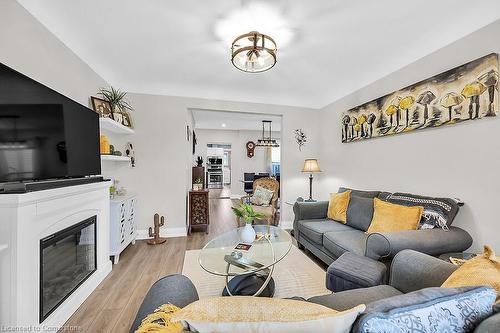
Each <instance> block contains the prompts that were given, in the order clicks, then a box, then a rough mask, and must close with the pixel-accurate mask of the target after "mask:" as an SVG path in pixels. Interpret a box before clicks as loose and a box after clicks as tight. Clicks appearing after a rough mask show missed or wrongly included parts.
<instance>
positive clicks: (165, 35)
mask: <svg viewBox="0 0 500 333" xmlns="http://www.w3.org/2000/svg"><path fill="white" fill-rule="evenodd" d="M18 1H19V2H20V3H21V4H22V5H23V6H24V7H25V8H26V9H27V10H28V11H29V12H31V13H32V14H33V15H34V16H35V17H36V18H37V19H38V20H39V21H40V22H41V23H42V24H44V25H45V26H46V27H47V28H48V29H49V30H50V31H51V32H52V33H54V34H55V35H56V36H57V37H58V38H59V39H60V40H62V41H63V42H64V43H65V44H66V45H67V46H68V47H69V48H70V49H71V50H73V51H74V52H75V53H76V54H77V55H78V56H79V57H80V58H82V59H83V60H84V61H85V62H86V63H87V64H88V65H90V67H92V68H93V69H94V70H95V71H96V72H97V73H98V74H100V75H101V76H102V77H103V78H104V79H106V80H107V81H108V82H109V83H110V84H112V85H114V86H117V87H120V88H122V89H125V90H128V91H131V92H139V93H151V94H162V95H172V96H188V97H202V98H214V99H222V100H234V101H248V102H259V103H270V104H283V105H295V106H308V107H314V108H318V107H323V106H325V105H326V104H329V103H331V102H333V101H335V100H337V99H339V98H341V97H343V96H345V95H346V94H348V93H350V92H352V91H354V90H356V89H359V88H361V87H363V86H365V85H367V84H369V83H371V82H373V81H375V80H377V79H379V78H381V77H383V76H385V75H387V74H389V73H391V72H393V71H395V70H398V69H399V68H401V67H403V66H405V65H407V64H409V63H412V62H414V61H415V60H417V59H419V58H421V57H423V56H425V55H427V54H429V53H431V52H433V51H435V50H437V49H439V48H441V47H443V46H445V45H447V44H449V43H451V42H453V41H455V40H457V39H459V38H461V37H463V36H465V35H467V34H468V33H471V32H473V31H475V30H477V29H479V28H481V27H483V26H485V25H487V24H488V23H491V22H493V21H495V20H497V19H499V18H500V1H498V0H475V1H470V0H439V1H436V0H418V1H401V0H377V1H368V0H350V1H340V0H314V1H306V0H279V1H278V0H267V1H266V4H267V5H268V8H267V10H266V9H262V8H261V7H259V6H257V7H255V6H254V7H252V3H254V1H243V0H240V1H236V0H210V1H200V0H177V1H174V0H172V1H165V0H147V1H136V0H105V1H104V0H74V1H67V0H44V1H40V0H18ZM260 4H262V3H260ZM255 8H257V9H255ZM259 8H261V9H260V10H259ZM245 13H247V15H246V16H245ZM231 15H233V17H232V18H231V17H228V16H231ZM247 18H248V19H247ZM239 22H241V24H239ZM249 22H250V23H249ZM253 24H255V26H256V27H258V29H259V28H260V29H267V30H269V31H261V32H263V33H268V34H271V35H272V34H273V32H274V33H275V34H276V35H277V36H279V38H278V40H277V44H278V63H277V65H276V66H275V67H274V68H273V69H271V70H270V71H267V72H264V73H259V74H248V73H243V72H240V71H238V70H237V69H235V68H234V67H233V66H232V65H231V63H230V60H229V47H230V45H228V38H230V36H231V35H234V37H236V35H238V34H241V33H245V32H247V31H246V30H248V29H249V26H252V25H253ZM233 30H234V32H232V31H233ZM240 30H241V31H240ZM287 34H288V35H287ZM285 35H286V36H285ZM282 36H285V37H282ZM279 39H281V41H283V43H284V45H283V44H282V45H281V46H280V40H279Z"/></svg>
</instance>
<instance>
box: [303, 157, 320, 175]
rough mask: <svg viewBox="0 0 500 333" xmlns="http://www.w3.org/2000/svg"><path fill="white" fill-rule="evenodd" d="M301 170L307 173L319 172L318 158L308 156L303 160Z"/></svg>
mask: <svg viewBox="0 0 500 333" xmlns="http://www.w3.org/2000/svg"><path fill="white" fill-rule="evenodd" d="M302 172H307V173H316V172H321V169H320V168H319V164H318V160H317V159H315V158H308V159H306V160H305V161H304V167H303V168H302Z"/></svg>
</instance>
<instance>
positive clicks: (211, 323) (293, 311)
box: [172, 296, 365, 333]
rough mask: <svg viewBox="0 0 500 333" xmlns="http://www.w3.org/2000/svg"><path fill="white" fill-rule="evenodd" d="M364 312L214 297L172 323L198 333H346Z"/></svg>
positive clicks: (261, 299)
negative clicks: (177, 323)
mask: <svg viewBox="0 0 500 333" xmlns="http://www.w3.org/2000/svg"><path fill="white" fill-rule="evenodd" d="M364 310H365V305H364V304H361V305H358V306H356V307H354V308H352V309H349V310H346V311H342V312H338V311H335V310H332V309H330V308H327V307H325V306H323V305H319V304H315V303H309V302H304V301H296V300H290V299H279V298H266V297H248V296H234V297H213V298H205V299H201V300H199V301H196V302H194V303H191V304H189V305H188V306H186V307H185V308H183V309H182V310H180V311H179V312H176V313H175V314H174V315H173V316H172V320H173V321H182V322H183V323H184V324H185V327H186V328H188V327H189V328H190V329H191V330H194V331H197V332H200V333H208V332H217V333H225V332H227V333H234V332H245V333H251V332H287V333H299V332H315V333H322V332H324V333H346V332H349V331H350V330H351V326H352V324H353V323H354V321H355V320H356V318H357V317H358V315H359V314H360V313H362V312H363V311H364Z"/></svg>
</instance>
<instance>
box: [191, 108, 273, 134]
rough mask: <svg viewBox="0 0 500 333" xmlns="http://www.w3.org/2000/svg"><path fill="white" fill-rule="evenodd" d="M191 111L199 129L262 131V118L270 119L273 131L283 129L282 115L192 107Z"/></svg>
mask: <svg viewBox="0 0 500 333" xmlns="http://www.w3.org/2000/svg"><path fill="white" fill-rule="evenodd" d="M191 112H192V113H193V118H194V120H195V123H196V126H195V127H196V128H198V129H216V130H236V131H237V130H251V131H262V120H270V121H272V129H273V132H279V131H280V130H281V116H276V115H264V114H257V113H243V112H225V111H212V110H203V109H191ZM266 130H268V127H266Z"/></svg>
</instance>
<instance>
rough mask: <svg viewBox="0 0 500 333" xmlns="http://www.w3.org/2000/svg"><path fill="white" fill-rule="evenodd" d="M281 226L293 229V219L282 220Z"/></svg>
mask: <svg viewBox="0 0 500 333" xmlns="http://www.w3.org/2000/svg"><path fill="white" fill-rule="evenodd" d="M280 227H281V228H282V229H286V230H288V229H293V221H281V222H280Z"/></svg>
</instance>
